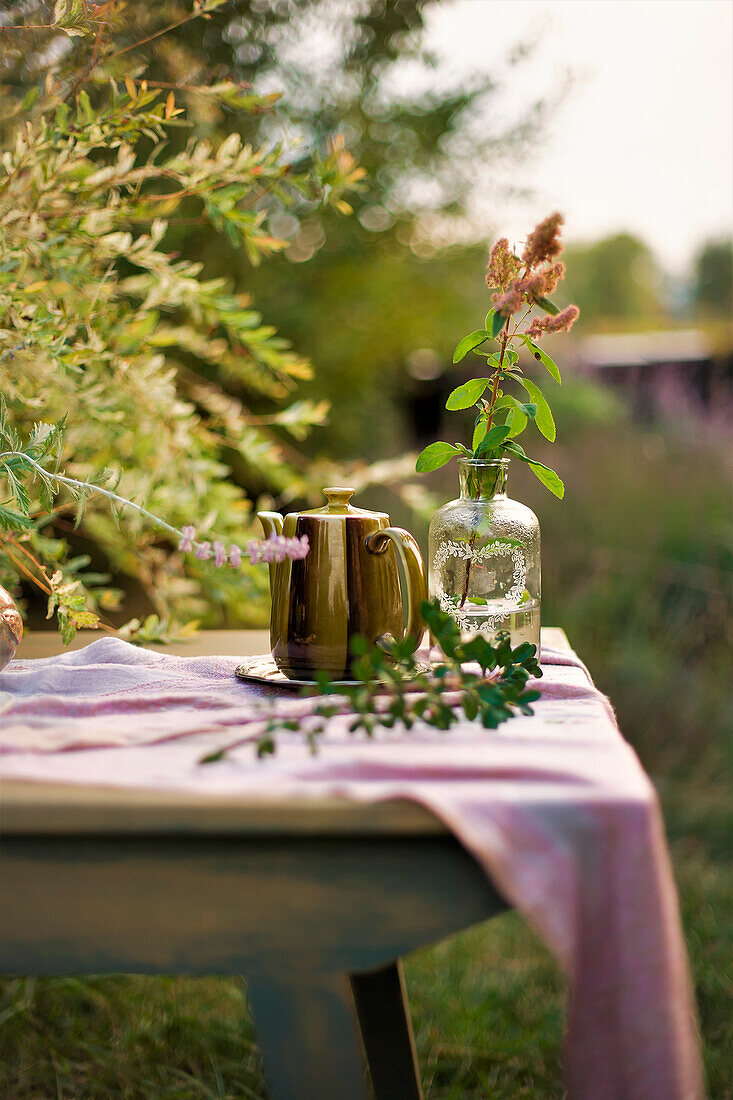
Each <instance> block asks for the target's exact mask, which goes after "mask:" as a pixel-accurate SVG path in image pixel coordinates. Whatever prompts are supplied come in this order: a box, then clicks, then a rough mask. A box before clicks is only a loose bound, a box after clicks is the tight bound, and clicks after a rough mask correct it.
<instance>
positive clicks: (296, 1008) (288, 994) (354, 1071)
mask: <svg viewBox="0 0 733 1100" xmlns="http://www.w3.org/2000/svg"><path fill="white" fill-rule="evenodd" d="M247 991H248V997H249V1003H250V1007H251V1010H252V1016H253V1020H254V1026H255V1032H256V1035H257V1040H258V1044H259V1047H260V1050H261V1052H262V1060H263V1066H264V1072H265V1080H266V1082H267V1085H268V1088H269V1090H270V1097H271V1100H346V1098H347V1097H348V1100H366V1098H367V1096H368V1095H369V1094H368V1091H367V1076H366V1062H365V1060H364V1055H363V1051H362V1045H361V1039H360V1036H359V1027H358V1023H357V1018H356V1011H355V1008H354V999H353V995H352V992H351V987H350V984H349V979H348V976H347V975H346V974H311V973H302V972H293V973H292V974H288V975H283V974H276V975H272V974H262V975H258V976H257V977H256V978H254V979H250V980H248V982H247Z"/></svg>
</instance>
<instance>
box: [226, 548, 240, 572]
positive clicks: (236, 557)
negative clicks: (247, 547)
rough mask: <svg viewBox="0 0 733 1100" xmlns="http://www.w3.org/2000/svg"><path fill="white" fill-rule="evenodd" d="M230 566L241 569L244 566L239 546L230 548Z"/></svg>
mask: <svg viewBox="0 0 733 1100" xmlns="http://www.w3.org/2000/svg"><path fill="white" fill-rule="evenodd" d="M229 564H230V565H233V566H234V568H235V569H239V567H240V565H241V564H242V551H241V549H240V548H239V547H238V546H230V547H229Z"/></svg>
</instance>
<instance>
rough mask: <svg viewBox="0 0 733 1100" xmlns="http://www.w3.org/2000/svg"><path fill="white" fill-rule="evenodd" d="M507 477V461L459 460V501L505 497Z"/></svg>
mask: <svg viewBox="0 0 733 1100" xmlns="http://www.w3.org/2000/svg"><path fill="white" fill-rule="evenodd" d="M508 476H509V460H508V459H500V460H498V461H496V462H476V461H473V460H471V459H460V460H459V462H458V482H459V485H460V489H461V500H496V498H497V497H504V496H506V483H507V478H508Z"/></svg>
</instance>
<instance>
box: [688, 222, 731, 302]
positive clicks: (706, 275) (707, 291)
mask: <svg viewBox="0 0 733 1100" xmlns="http://www.w3.org/2000/svg"><path fill="white" fill-rule="evenodd" d="M694 267H695V289H694V293H695V303H696V305H697V306H698V308H699V309H700V310H701V311H702V312H703V313H706V314H709V315H711V316H720V317H726V318H728V319H730V317H731V314H733V240H731V238H730V237H728V239H727V240H717V241H706V243H705V244H704V245H703V246H702V248H701V249H700V251H699V252H698V253H697V255H696V256H695V261H694Z"/></svg>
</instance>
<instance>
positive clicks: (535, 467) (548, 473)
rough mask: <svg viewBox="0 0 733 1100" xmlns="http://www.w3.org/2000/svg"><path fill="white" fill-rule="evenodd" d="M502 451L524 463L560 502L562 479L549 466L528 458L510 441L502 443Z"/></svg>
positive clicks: (563, 487) (517, 444)
mask: <svg viewBox="0 0 733 1100" xmlns="http://www.w3.org/2000/svg"><path fill="white" fill-rule="evenodd" d="M504 450H505V451H506V452H507V453H508V454H510V455H512V456H513V457H514V458H518V459H519V460H520V462H526V463H527V465H528V466H529V468H530V470H531V471H532V473H533V474H534V476H535V477H536V478H538V480H539V481H541V482H542V484H543V485H544V486H545V487H546V488H547V489H549V490H550V492H551V493H554V494H555V496H556V497H559V498H560V499H561V500H562V498H563V497H564V496H565V485H564V484H563V481H562V479H561V478H560V477H559V476H558V474H556V473H555V471H554V470H551V469H550V467H549V466H545V464H544V462H538V461H537V459H536V458H530V457H529V456H528V455H527V454H525V452H524V448H523V447H521V446H520V445H519V443H515V442H514V441H513V440H512V439H507V440H506V442H505V443H504Z"/></svg>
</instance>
